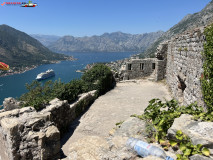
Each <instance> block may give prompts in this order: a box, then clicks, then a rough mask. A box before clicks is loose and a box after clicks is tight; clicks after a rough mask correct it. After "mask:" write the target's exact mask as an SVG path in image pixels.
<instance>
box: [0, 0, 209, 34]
mask: <svg viewBox="0 0 213 160" xmlns="http://www.w3.org/2000/svg"><path fill="white" fill-rule="evenodd" d="M210 1H211V0H34V1H33V0H32V2H34V3H37V4H38V6H37V7H35V8H24V7H19V6H6V5H4V6H2V5H0V15H1V20H0V21H1V24H7V25H9V26H12V27H14V28H16V29H18V30H21V31H24V32H26V33H28V34H47V35H60V36H62V35H73V36H91V35H94V34H95V35H100V34H103V33H105V32H115V31H122V32H126V33H136V34H138V33H145V32H155V31H158V30H163V31H166V30H168V29H169V28H170V27H172V26H173V25H175V24H176V23H178V22H179V21H180V20H181V19H182V18H183V17H184V16H185V15H187V14H189V13H195V12H199V11H200V10H202V9H203V8H204V7H205V6H206V5H207V4H208V3H209V2H210ZM3 2H28V1H24V0H23V1H18V0H14V1H13V0H9V1H8V0H1V3H3Z"/></svg>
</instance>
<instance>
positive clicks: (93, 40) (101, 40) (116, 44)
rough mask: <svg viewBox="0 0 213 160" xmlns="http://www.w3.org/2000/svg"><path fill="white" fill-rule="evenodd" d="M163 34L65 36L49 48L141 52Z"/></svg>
mask: <svg viewBox="0 0 213 160" xmlns="http://www.w3.org/2000/svg"><path fill="white" fill-rule="evenodd" d="M162 34H163V31H158V32H152V33H144V34H134V35H132V34H127V33H122V32H113V33H104V34H102V35H100V36H96V35H95V36H91V37H73V36H64V37H62V38H60V39H58V40H57V41H56V42H54V43H53V44H51V45H49V46H48V48H49V49H50V50H52V51H56V52H139V51H144V50H145V49H146V48H147V47H149V46H150V45H151V44H152V43H153V42H155V40H157V39H158V38H159V37H160V36H161V35H162Z"/></svg>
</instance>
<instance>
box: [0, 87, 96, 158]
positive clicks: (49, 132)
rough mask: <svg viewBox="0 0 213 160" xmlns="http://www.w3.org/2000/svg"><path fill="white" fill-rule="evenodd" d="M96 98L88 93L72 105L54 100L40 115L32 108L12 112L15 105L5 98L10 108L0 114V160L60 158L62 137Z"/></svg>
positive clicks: (91, 93)
mask: <svg viewBox="0 0 213 160" xmlns="http://www.w3.org/2000/svg"><path fill="white" fill-rule="evenodd" d="M95 97H96V96H95V91H91V92H88V93H85V94H82V95H80V96H79V99H78V101H76V102H74V103H73V104H69V103H68V102H67V101H66V100H64V101H60V100H59V99H57V98H56V99H54V100H52V101H50V102H49V105H48V106H46V108H45V109H43V110H41V111H39V112H37V111H36V110H35V109H34V108H33V107H24V108H20V106H16V108H17V109H14V108H15V106H14V105H15V104H18V103H17V102H15V100H14V99H13V98H8V99H6V101H5V104H6V105H7V106H9V107H10V109H9V108H7V109H9V110H7V111H4V110H3V111H1V112H0V142H1V145H0V160H32V159H33V160H57V159H59V158H60V150H61V144H60V138H61V136H62V135H63V134H64V133H65V131H66V130H67V129H68V127H69V125H70V124H71V123H72V122H73V121H74V120H75V119H76V118H77V117H78V116H79V115H80V114H82V112H84V111H85V110H86V109H87V107H88V106H89V105H90V104H91V103H92V102H93V101H94V100H95ZM10 103H11V104H10ZM11 106H12V107H11Z"/></svg>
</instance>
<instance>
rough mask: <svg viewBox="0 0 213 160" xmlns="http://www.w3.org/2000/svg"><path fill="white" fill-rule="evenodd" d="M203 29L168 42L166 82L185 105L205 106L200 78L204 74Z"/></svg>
mask: <svg viewBox="0 0 213 160" xmlns="http://www.w3.org/2000/svg"><path fill="white" fill-rule="evenodd" d="M203 30H204V29H203V28H200V29H195V30H193V31H191V32H186V33H184V34H182V35H179V36H177V37H175V38H173V39H171V40H170V41H169V42H168V53H167V67H166V80H167V84H168V85H169V87H170V89H171V92H172V94H173V96H174V97H175V98H176V99H178V100H179V102H182V103H183V104H184V105H187V104H190V103H192V102H194V101H198V104H199V105H203V100H202V92H201V82H200V77H201V74H202V72H203V68H202V66H203V60H202V55H201V53H202V51H203V43H204V41H205V37H204V35H203Z"/></svg>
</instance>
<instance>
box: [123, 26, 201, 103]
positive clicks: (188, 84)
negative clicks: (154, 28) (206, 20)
mask: <svg viewBox="0 0 213 160" xmlns="http://www.w3.org/2000/svg"><path fill="white" fill-rule="evenodd" d="M203 32H204V27H202V28H197V29H194V30H192V31H190V32H185V33H183V34H182V35H179V36H177V37H175V38H172V39H171V40H170V41H166V42H163V43H161V44H160V45H159V46H158V48H157V51H156V58H149V59H131V60H130V61H129V62H127V63H126V68H125V70H124V71H123V75H124V76H123V77H124V78H123V79H124V80H128V79H134V78H142V77H147V76H150V77H151V78H152V79H153V80H154V81H158V80H162V79H164V78H166V81H167V84H168V86H169V88H170V90H171V93H172V95H173V97H174V98H175V99H177V100H178V101H179V102H180V103H182V104H183V105H188V104H191V103H193V102H195V101H197V102H198V105H201V106H204V102H203V99H202V91H201V82H200V77H201V74H202V72H203V68H202V67H203V59H202V55H201V53H202V51H203V44H204V42H205V36H204V34H203Z"/></svg>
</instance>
